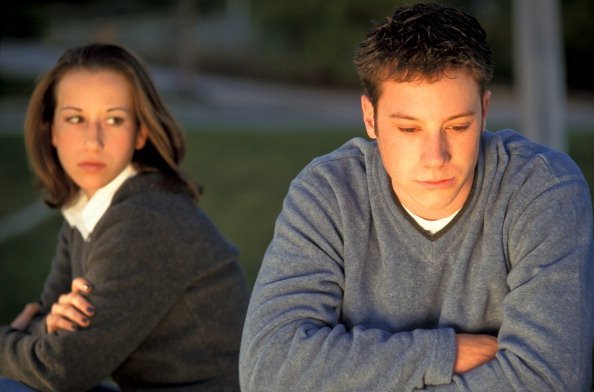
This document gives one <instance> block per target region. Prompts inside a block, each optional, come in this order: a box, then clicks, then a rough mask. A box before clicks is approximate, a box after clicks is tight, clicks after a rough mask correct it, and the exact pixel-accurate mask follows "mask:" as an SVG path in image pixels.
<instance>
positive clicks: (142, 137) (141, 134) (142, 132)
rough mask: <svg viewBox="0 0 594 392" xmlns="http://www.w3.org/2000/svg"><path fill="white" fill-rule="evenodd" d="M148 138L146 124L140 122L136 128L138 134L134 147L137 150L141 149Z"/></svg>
mask: <svg viewBox="0 0 594 392" xmlns="http://www.w3.org/2000/svg"><path fill="white" fill-rule="evenodd" d="M147 139H148V129H147V127H146V125H144V124H140V127H139V128H138V134H137V135H136V144H135V147H136V149H137V150H141V149H142V148H143V147H144V145H145V144H146V140H147Z"/></svg>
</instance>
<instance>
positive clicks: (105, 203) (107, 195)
mask: <svg viewBox="0 0 594 392" xmlns="http://www.w3.org/2000/svg"><path fill="white" fill-rule="evenodd" d="M136 174H137V171H136V169H135V168H134V166H133V165H132V164H129V165H128V166H126V168H125V169H124V170H122V172H121V173H120V174H118V175H117V177H116V178H114V179H113V180H111V182H110V183H109V184H107V185H105V186H104V187H103V188H101V189H99V190H97V192H95V194H94V195H93V196H92V197H91V198H90V199H89V198H87V195H86V194H85V193H84V192H83V191H82V190H81V191H80V193H79V195H78V196H77V199H76V200H75V201H74V203H73V204H71V205H69V206H68V207H65V208H62V215H63V216H64V218H65V219H66V221H67V222H68V223H69V224H70V227H75V228H76V229H77V230H78V231H79V232H80V234H81V236H82V237H83V239H84V240H85V241H86V240H87V238H89V235H91V233H92V232H93V229H94V228H95V225H96V224H97V222H99V219H101V217H102V216H103V214H105V211H107V209H108V208H109V205H110V204H111V200H112V199H113V196H114V195H115V193H116V192H117V190H118V189H119V188H120V186H122V184H123V183H124V181H126V180H127V179H128V178H130V177H133V176H135V175H136Z"/></svg>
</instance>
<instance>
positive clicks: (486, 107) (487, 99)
mask: <svg viewBox="0 0 594 392" xmlns="http://www.w3.org/2000/svg"><path fill="white" fill-rule="evenodd" d="M490 103H491V91H490V90H485V92H484V93H483V102H482V111H483V112H482V115H483V129H481V131H484V130H485V129H487V113H489V104H490Z"/></svg>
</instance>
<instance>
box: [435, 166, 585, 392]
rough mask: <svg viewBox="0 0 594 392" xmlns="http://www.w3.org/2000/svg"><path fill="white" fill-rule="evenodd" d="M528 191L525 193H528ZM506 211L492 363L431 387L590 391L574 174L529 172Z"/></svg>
mask: <svg viewBox="0 0 594 392" xmlns="http://www.w3.org/2000/svg"><path fill="white" fill-rule="evenodd" d="M530 189H531V190H530ZM520 195H522V197H519V198H518V200H517V201H516V206H517V207H518V208H514V209H513V211H510V217H509V218H510V219H509V238H508V244H506V246H507V247H508V252H509V258H510V272H509V275H508V285H509V288H510V292H509V294H508V295H507V296H506V298H505V301H504V304H503V315H504V318H503V323H502V325H501V328H500V330H499V336H498V343H499V352H498V353H497V357H496V359H495V360H493V361H490V362H489V363H487V364H485V365H483V366H480V367H478V368H476V369H474V370H472V371H470V372H468V373H465V374H463V375H461V376H454V377H453V380H452V383H450V384H448V385H442V386H437V387H427V388H426V389H427V390H435V391H493V390H498V391H514V390H530V391H590V385H591V384H590V383H591V376H592V339H593V331H594V325H593V314H592V307H593V298H592V297H593V290H592V287H594V253H593V248H592V207H591V199H590V195H589V191H588V186H587V184H586V183H585V181H584V180H583V178H581V177H580V176H574V175H568V176H565V177H564V178H562V179H560V180H559V181H556V182H555V183H543V182H542V180H541V181H540V183H539V178H538V177H535V178H534V179H532V180H529V181H527V182H526V183H525V184H524V186H523V187H522V189H521V190H520V191H519V192H518V196H520Z"/></svg>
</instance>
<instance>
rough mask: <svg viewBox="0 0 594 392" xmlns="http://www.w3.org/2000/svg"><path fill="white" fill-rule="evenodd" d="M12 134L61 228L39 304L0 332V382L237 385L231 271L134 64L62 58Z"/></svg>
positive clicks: (90, 50) (172, 125)
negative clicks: (20, 135) (21, 134)
mask: <svg viewBox="0 0 594 392" xmlns="http://www.w3.org/2000/svg"><path fill="white" fill-rule="evenodd" d="M25 139H26V145H27V149H28V153H29V158H30V162H31V166H32V168H33V170H34V171H35V173H36V175H37V177H38V179H39V182H40V184H41V187H42V189H43V191H44V197H45V202H46V203H47V204H48V205H49V206H51V207H54V208H60V209H61V211H62V214H63V215H64V218H65V222H64V225H63V227H62V229H61V230H60V233H59V236H58V245H57V251H56V255H55V257H54V259H53V261H52V266H51V271H50V274H49V276H48V278H47V280H46V282H45V286H44V288H43V292H42V294H41V298H40V300H39V301H38V302H37V303H34V304H29V305H27V306H26V307H25V309H24V310H23V312H22V313H21V314H20V315H19V316H18V317H17V318H16V319H15V320H14V322H13V323H12V324H11V325H10V326H5V327H2V328H0V375H2V376H4V377H6V379H4V380H3V381H0V387H2V386H3V384H2V382H4V383H5V384H4V385H9V384H10V385H12V387H14V386H15V385H18V384H17V383H15V380H18V381H19V382H21V383H23V384H26V385H27V386H29V387H32V388H34V389H39V390H43V391H49V390H56V391H71V390H72V391H84V390H88V389H90V388H93V387H94V386H96V385H98V384H100V383H101V382H102V380H105V379H107V378H112V379H113V380H114V381H115V382H116V383H117V384H118V386H119V388H121V389H122V390H139V389H143V390H144V389H151V388H157V389H159V390H176V391H177V390H180V391H181V390H184V391H185V390H188V391H189V390H191V391H198V390H200V391H202V390H205V391H206V390H208V391H211V390H212V391H233V390H238V389H239V386H238V380H237V374H238V364H237V361H238V351H239V342H240V337H241V329H242V325H243V320H244V315H245V310H246V304H247V298H248V295H247V291H246V286H245V280H244V276H243V272H242V270H241V267H240V266H239V264H238V263H237V261H236V257H237V253H236V250H235V248H234V247H233V246H232V245H231V244H229V243H228V242H227V241H226V240H225V239H224V238H223V237H222V236H221V234H220V233H219V232H218V231H217V229H216V228H215V227H214V226H213V224H212V223H211V221H210V220H209V219H208V217H207V216H206V215H205V214H204V213H203V212H202V211H201V210H200V209H199V208H197V207H196V206H195V199H196V197H197V192H196V190H195V188H194V187H193V186H192V185H191V184H189V183H188V182H187V181H186V180H185V179H184V178H183V177H182V176H181V175H180V172H179V164H180V161H181V160H182V158H183V156H184V139H183V134H182V132H181V129H180V127H179V126H178V124H177V123H176V121H175V120H174V118H173V117H172V115H171V114H170V112H169V111H168V110H167V108H166V107H165V105H164V104H163V101H162V99H161V98H160V97H159V95H158V93H157V91H156V89H155V87H154V84H153V82H152V80H151V78H150V76H149V74H148V72H147V70H146V67H145V66H144V65H143V63H142V62H141V60H140V59H139V58H137V57H136V56H134V55H133V54H132V53H130V52H129V51H127V50H126V49H124V48H122V47H119V46H115V45H104V44H92V45H88V46H85V47H81V48H75V49H71V50H68V51H67V52H66V53H65V54H64V55H63V56H62V57H61V58H60V59H59V61H58V63H57V64H56V66H55V67H54V68H53V69H51V70H50V71H49V72H48V73H47V74H46V75H45V76H44V77H43V78H42V79H41V81H40V82H39V84H38V85H37V87H36V89H35V91H34V92H33V95H32V98H31V101H30V105H29V109H28V112H27V117H26V121H25ZM12 387H11V388H12ZM19 387H23V388H26V387H25V386H24V385H22V384H20V385H19ZM6 388H9V387H6ZM0 389H2V388H0ZM2 390H6V389H2ZM15 390H16V389H15Z"/></svg>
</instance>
